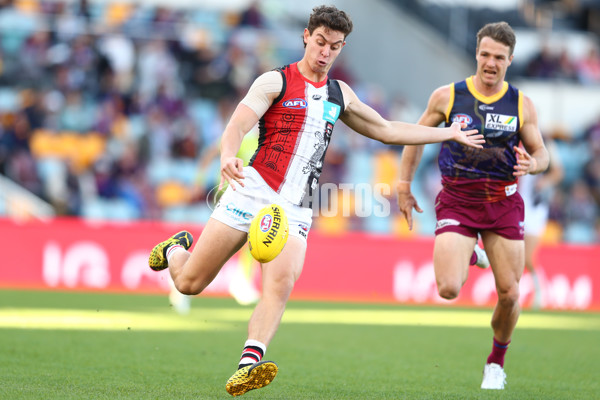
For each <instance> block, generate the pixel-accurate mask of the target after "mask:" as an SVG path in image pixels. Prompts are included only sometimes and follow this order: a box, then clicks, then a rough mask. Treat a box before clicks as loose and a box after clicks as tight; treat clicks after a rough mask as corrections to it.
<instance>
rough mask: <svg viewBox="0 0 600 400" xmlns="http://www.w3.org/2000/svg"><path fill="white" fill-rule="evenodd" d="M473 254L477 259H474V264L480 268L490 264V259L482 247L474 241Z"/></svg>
mask: <svg viewBox="0 0 600 400" xmlns="http://www.w3.org/2000/svg"><path fill="white" fill-rule="evenodd" d="M474 251H475V255H476V256H477V261H475V265H477V266H478V267H479V268H481V269H486V268H487V267H489V266H490V260H489V259H488V256H487V254H486V252H485V250H484V249H482V248H481V247H479V245H478V244H477V243H475V249H474Z"/></svg>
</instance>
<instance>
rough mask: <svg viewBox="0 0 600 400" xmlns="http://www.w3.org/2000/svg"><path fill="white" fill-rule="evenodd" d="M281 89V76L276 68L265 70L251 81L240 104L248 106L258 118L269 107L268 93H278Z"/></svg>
mask: <svg viewBox="0 0 600 400" xmlns="http://www.w3.org/2000/svg"><path fill="white" fill-rule="evenodd" d="M282 89H283V78H282V76H281V73H280V72H279V71H276V70H273V71H268V72H265V73H264V74H262V75H261V76H259V77H258V78H256V80H255V81H254V83H252V86H250V89H249V90H248V93H247V94H246V97H244V98H243V99H242V101H241V104H244V105H246V106H248V107H250V109H252V111H254V112H255V113H256V115H258V117H259V118H260V117H262V116H263V115H264V114H265V113H266V112H267V110H268V109H269V107H271V100H270V99H269V94H273V93H277V94H278V95H279V94H280V93H281V90H282Z"/></svg>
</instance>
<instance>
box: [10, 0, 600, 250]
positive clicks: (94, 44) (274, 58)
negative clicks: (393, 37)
mask: <svg viewBox="0 0 600 400" xmlns="http://www.w3.org/2000/svg"><path fill="white" fill-rule="evenodd" d="M274 11H277V10H274ZM279 12H280V13H279V14H278V13H277V12H273V13H269V14H266V13H263V12H261V9H260V7H258V6H257V4H255V3H253V4H252V5H251V6H250V7H249V8H248V9H246V10H243V11H240V12H225V11H218V10H204V9H180V8H165V7H158V6H145V5H143V3H140V4H137V5H136V4H134V3H119V2H106V3H104V2H93V3H88V2H87V1H85V0H79V1H68V2H66V1H43V0H0V174H2V175H4V176H6V177H8V178H10V179H11V180H13V181H14V182H16V183H18V184H19V185H21V186H22V187H24V188H26V189H27V190H29V191H30V192H32V193H34V194H35V195H36V196H38V197H40V198H41V199H44V200H45V201H47V202H48V203H50V204H51V205H52V206H53V207H54V209H55V210H56V214H57V215H69V216H82V217H85V218H90V219H95V218H97V219H110V220H134V219H159V220H165V221H174V222H203V221H205V220H206V218H207V217H208V215H209V213H210V207H209V206H208V204H210V201H211V199H210V194H211V193H210V192H211V189H212V188H214V186H215V185H216V184H218V175H219V173H218V168H219V166H218V157H217V158H215V154H216V151H215V149H217V148H218V141H219V137H220V135H221V132H222V129H223V127H224V124H226V122H227V119H228V117H229V116H230V115H231V113H232V111H233V107H235V105H236V104H237V102H238V101H239V100H240V98H241V96H243V95H244V94H245V92H246V90H247V89H248V87H249V85H250V84H251V82H252V81H253V79H254V78H255V77H256V76H257V75H258V74H260V73H262V72H264V71H266V70H268V69H271V68H273V67H274V66H280V65H284V64H285V63H287V62H290V60H292V61H295V60H296V59H299V58H300V57H301V54H302V45H301V40H300V37H299V34H298V32H301V29H302V28H303V27H304V25H303V24H304V23H305V21H304V20H302V21H296V20H295V19H294V18H293V17H292V16H287V18H284V17H283V14H282V13H284V10H281V9H279ZM525 74H526V75H528V76H532V77H536V78H539V79H556V78H559V79H569V80H572V81H573V82H579V83H580V84H582V85H599V88H600V56H599V52H598V49H595V51H590V54H589V55H588V57H586V58H585V59H581V60H569V59H565V57H564V55H563V56H562V57H560V56H559V57H554V56H552V55H549V54H548V52H547V51H542V52H541V53H540V55H539V56H535V58H532V60H531V62H530V63H529V65H528V67H527V68H525ZM330 75H331V76H332V77H334V78H339V79H343V80H345V81H348V82H349V83H350V84H351V85H353V87H355V89H357V92H358V94H359V96H361V97H362V98H363V99H364V100H365V101H367V102H369V103H370V104H372V105H373V106H374V107H375V108H376V109H378V111H379V112H380V113H382V114H383V115H385V116H386V117H388V118H392V119H400V120H405V121H409V122H415V121H416V120H417V119H418V116H419V114H420V110H418V109H415V107H414V106H412V105H411V104H410V102H409V101H407V99H404V98H401V97H398V98H394V99H385V95H384V94H383V91H382V90H381V88H378V87H374V86H373V85H370V84H368V83H364V82H356V81H355V80H354V77H353V76H352V74H351V72H350V71H349V70H348V69H347V68H346V67H345V65H344V60H343V58H340V60H339V62H338V65H337V66H336V68H335V69H334V70H332V72H331V74H330ZM598 114H599V119H598V121H597V122H596V123H595V124H593V125H591V126H589V127H588V129H586V131H585V132H577V133H573V132H565V131H564V130H561V131H556V132H544V134H545V135H546V136H548V137H553V139H554V140H555V142H556V144H557V147H558V149H559V154H560V156H561V160H562V164H563V165H564V168H565V178H564V181H563V182H562V184H561V187H560V188H558V190H556V191H555V193H554V196H553V200H552V206H551V220H552V224H551V227H550V228H549V233H548V236H547V239H548V240H565V241H570V242H588V243H593V242H597V241H598V238H599V237H600V234H599V232H600V214H599V209H600V110H599V113H598ZM340 125H342V124H341V123H340ZM346 129H347V128H346ZM344 130H345V127H344V126H341V127H336V136H337V138H336V140H334V141H332V145H331V147H330V149H329V151H328V154H327V159H326V163H327V164H328V165H326V166H325V168H324V173H323V175H322V178H321V184H323V183H327V182H331V183H338V184H339V183H355V184H356V183H371V184H375V183H388V184H389V185H390V186H391V187H392V188H393V183H394V181H395V179H396V178H397V170H398V158H399V157H398V156H399V153H400V151H401V148H392V147H389V146H384V145H380V144H377V143H371V142H372V141H369V140H366V139H363V138H360V137H358V135H346V134H344ZM436 152H437V150H436V148H435V146H428V148H427V150H426V153H425V156H424V165H423V166H422V167H421V171H422V173H420V174H419V183H418V184H419V185H420V186H421V189H422V191H424V192H425V193H428V194H429V196H430V197H432V196H433V193H434V192H435V191H436V190H437V185H438V183H437V182H438V181H439V178H438V176H437V175H436V168H435V155H436ZM200 164H201V165H202V167H200ZM386 195H387V197H388V198H389V201H390V203H391V211H392V216H391V218H377V217H373V218H335V217H333V218H323V217H321V218H317V226H318V227H320V228H322V229H324V230H328V231H332V232H335V231H341V230H342V231H343V230H347V229H362V230H367V231H371V232H383V233H390V232H391V233H396V234H400V235H402V234H407V232H406V227H405V224H404V223H402V222H401V221H400V217H399V215H398V214H397V213H396V212H395V199H394V194H393V190H392V192H391V193H389V194H387V193H386ZM207 198H208V201H207ZM10 206H11V205H10V204H8V205H7V204H4V205H3V206H2V207H4V209H2V207H0V215H2V214H7V213H8V211H9V210H7V208H9V207H10ZM351 208H352V207H351ZM429 226H431V228H430V227H429ZM418 228H419V231H418V232H420V233H425V234H429V233H431V232H432V230H431V229H432V228H433V224H431V223H422V224H420V226H418Z"/></svg>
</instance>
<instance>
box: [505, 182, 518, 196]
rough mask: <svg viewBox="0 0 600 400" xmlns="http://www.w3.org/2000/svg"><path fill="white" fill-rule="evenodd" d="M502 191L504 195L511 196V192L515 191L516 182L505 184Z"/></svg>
mask: <svg viewBox="0 0 600 400" xmlns="http://www.w3.org/2000/svg"><path fill="white" fill-rule="evenodd" d="M504 193H506V197H508V196H512V195H513V194H515V193H517V184H516V183H514V184H512V185H508V186H506V187H505V188H504Z"/></svg>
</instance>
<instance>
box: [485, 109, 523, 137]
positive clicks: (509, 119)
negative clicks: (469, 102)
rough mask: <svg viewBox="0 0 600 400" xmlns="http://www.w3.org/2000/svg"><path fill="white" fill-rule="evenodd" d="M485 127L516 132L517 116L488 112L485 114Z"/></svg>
mask: <svg viewBox="0 0 600 400" xmlns="http://www.w3.org/2000/svg"><path fill="white" fill-rule="evenodd" d="M485 129H491V130H495V131H505V132H516V131H517V117H515V116H514V115H503V114H493V113H489V114H487V115H486V116H485Z"/></svg>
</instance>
